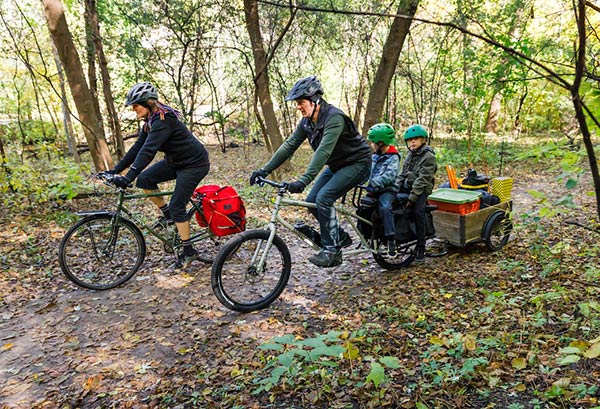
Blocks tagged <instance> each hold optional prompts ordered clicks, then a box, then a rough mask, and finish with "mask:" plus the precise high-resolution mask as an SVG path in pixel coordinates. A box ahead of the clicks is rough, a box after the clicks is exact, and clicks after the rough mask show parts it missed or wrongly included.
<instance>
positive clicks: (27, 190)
mask: <svg viewBox="0 0 600 409" xmlns="http://www.w3.org/2000/svg"><path fill="white" fill-rule="evenodd" d="M40 156H46V155H44V154H43V153H41V154H40ZM48 156H49V157H50V158H49V159H48V160H32V161H30V162H21V161H20V159H19V158H17V157H15V156H12V155H11V156H10V157H9V158H8V161H7V163H4V164H3V165H4V166H3V168H2V171H0V192H2V202H3V205H4V206H8V207H9V208H11V209H14V210H15V211H18V210H21V209H24V208H26V207H28V206H29V207H31V206H36V205H39V204H43V203H46V202H49V201H64V200H68V199H72V198H73V197H75V196H76V195H77V193H78V192H79V191H80V190H81V189H82V187H84V183H85V181H86V180H85V178H84V177H83V176H82V175H83V174H84V173H88V174H89V172H90V169H89V165H87V164H86V165H83V166H80V165H77V164H75V163H72V162H70V161H69V160H68V159H64V158H60V157H56V156H53V155H48Z"/></svg>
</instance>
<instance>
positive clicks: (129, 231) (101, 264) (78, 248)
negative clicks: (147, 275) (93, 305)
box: [58, 214, 146, 290]
mask: <svg viewBox="0 0 600 409" xmlns="http://www.w3.org/2000/svg"><path fill="white" fill-rule="evenodd" d="M113 221H114V220H113V216H112V215H110V214H96V215H92V216H88V217H85V218H83V219H81V220H79V221H78V222H77V223H75V224H74V225H73V226H72V227H71V228H70V229H69V230H68V231H67V234H65V236H64V237H63V239H62V241H61V242H60V247H59V250H58V253H59V260H60V267H61V269H62V271H63V272H64V273H65V275H66V276H67V277H68V278H69V280H71V281H72V282H74V283H75V284H77V285H79V286H81V287H84V288H88V289H91V290H108V289H109V288H114V287H117V286H118V285H121V284H123V283H124V282H126V281H127V280H129V279H130V278H131V277H133V276H134V274H135V273H136V272H137V271H138V270H139V268H140V266H141V265H142V262H143V261H144V258H145V257H146V242H145V240H144V236H142V232H141V231H140V229H138V228H137V226H136V225H135V224H133V223H132V222H131V221H129V220H126V219H121V220H119V223H117V224H114V223H113Z"/></svg>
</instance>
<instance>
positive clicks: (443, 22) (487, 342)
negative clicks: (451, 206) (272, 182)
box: [0, 0, 600, 409]
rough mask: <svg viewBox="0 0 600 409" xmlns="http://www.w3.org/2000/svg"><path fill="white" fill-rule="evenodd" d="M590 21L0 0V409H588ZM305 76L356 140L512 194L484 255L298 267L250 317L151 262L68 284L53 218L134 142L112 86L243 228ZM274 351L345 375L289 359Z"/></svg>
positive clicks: (286, 6)
mask: <svg viewBox="0 0 600 409" xmlns="http://www.w3.org/2000/svg"><path fill="white" fill-rule="evenodd" d="M599 21H600V7H599V6H598V5H597V4H596V3H595V2H592V1H588V2H586V1H581V0H579V1H563V0H555V1H533V0H503V1H468V2H467V1H463V0H450V1H445V2H441V1H437V0H430V1H418V0H396V1H391V0H390V1H387V2H380V1H373V2H362V1H352V0H351V1H343V2H341V1H337V0H331V1H303V2H293V1H290V2H277V1H267V0H265V1H253V0H244V1H219V0H215V1H179V0H175V1H161V0H159V1H153V2H141V1H137V0H135V1H130V0H124V1H119V2H109V1H94V0H86V1H65V2H61V1H60V0H42V1H41V2H39V1H28V0H25V1H18V2H17V1H15V0H2V2H1V5H0V25H1V27H2V29H1V30H0V37H1V39H2V41H1V42H0V50H1V53H0V59H1V63H0V96H1V100H2V104H0V106H1V108H0V160H1V163H2V166H1V168H0V191H1V192H2V196H1V200H2V204H3V214H2V216H1V218H0V220H1V221H2V226H3V229H2V230H3V232H2V233H1V235H0V237H1V238H2V242H1V247H2V252H1V255H0V261H1V264H2V268H1V270H0V290H1V292H0V306H1V308H2V310H1V315H0V329H1V330H2V331H0V333H1V334H2V336H1V337H0V360H1V364H0V404H3V405H5V406H6V407H32V406H39V407H48V406H50V407H53V406H57V407H58V406H61V407H65V406H66V407H81V406H83V407H110V406H115V407H126V406H130V407H135V406H136V405H141V406H159V407H175V406H177V405H186V406H188V407H252V406H255V407H267V406H269V405H271V406H272V407H314V406H317V407H365V406H371V407H379V406H391V407H398V406H403V407H419V408H425V407H494V405H499V406H497V407H511V408H513V409H517V408H525V407H528V408H529V407H531V408H537V407H595V406H598V399H599V398H600V397H599V395H600V392H599V388H598V383H597V379H598V378H599V376H600V367H599V363H598V356H599V355H600V338H599V336H600V332H599V329H600V304H599V303H598V285H599V284H598V279H599V278H600V268H599V266H598V261H597V260H598V253H599V252H600V248H599V246H598V244H597V242H598V240H597V239H598V231H599V230H598V229H599V227H598V217H599V214H600V178H599V176H598V160H597V154H598V151H599V142H598V129H599V127H598V125H599V123H598V120H597V118H596V115H597V113H598V108H599V107H600V102H599V101H598V95H599V91H598V78H599V77H598V75H599V73H598V67H599V66H600V61H599V58H600V57H599V52H600V37H599V35H598V31H597V28H598V22H599ZM307 75H317V76H318V77H319V79H320V80H321V81H322V83H323V86H324V89H325V98H326V99H327V100H328V101H329V102H331V103H333V104H334V105H337V106H339V107H340V108H342V109H343V110H344V111H345V112H346V113H348V114H349V115H350V116H351V117H353V119H354V120H355V121H356V122H357V124H358V125H359V129H361V130H362V131H363V134H365V133H366V132H365V131H366V130H367V129H368V128H369V126H370V125H372V124H373V123H375V122H379V121H387V122H390V123H391V124H392V125H393V126H394V127H395V128H396V129H398V131H399V132H401V131H402V130H403V129H405V128H406V127H407V126H409V125H411V124H413V123H423V124H425V125H426V126H428V127H429V129H430V130H431V135H432V139H431V143H432V145H433V146H434V148H435V150H436V153H437V158H438V164H439V165H440V169H442V170H443V168H444V166H445V165H446V164H452V165H453V166H454V167H455V168H457V169H459V170H461V171H463V172H464V171H465V170H466V169H467V168H468V167H474V168H476V169H477V170H478V171H479V172H480V173H486V174H488V175H490V176H498V175H507V176H512V177H514V178H515V195H514V198H515V203H516V207H515V208H516V211H515V214H514V216H513V217H514V224H515V234H513V238H512V240H511V242H510V243H509V246H508V247H507V248H506V250H503V251H502V252H500V253H497V254H494V255H490V254H488V253H483V252H481V251H479V250H480V249H479V248H476V249H475V250H474V251H473V249H467V250H460V249H455V250H454V253H453V254H451V255H450V256H449V257H447V258H444V259H440V260H435V261H430V262H429V263H427V265H426V266H424V267H414V268H411V269H407V270H406V271H402V272H398V273H396V274H381V272H380V271H378V270H377V268H376V267H375V266H373V262H372V261H369V260H363V259H357V260H352V261H353V262H350V263H344V265H343V266H342V267H340V268H339V270H336V271H335V272H334V273H333V274H330V275H324V274H322V273H321V272H319V271H317V270H315V269H313V268H312V267H311V266H310V265H307V264H306V263H302V262H301V261H300V260H303V259H305V257H306V254H305V252H307V249H303V248H297V249H295V256H294V259H295V261H297V264H295V267H294V277H296V280H297V281H295V282H294V280H292V282H291V284H290V288H289V289H287V290H286V292H285V293H284V296H282V300H281V303H279V304H277V303H276V304H275V305H274V306H273V307H272V308H270V309H268V310H266V311H262V312H260V313H256V314H251V315H248V316H239V315H235V314H233V315H232V314H231V313H230V312H228V311H223V310H222V309H221V308H220V307H219V306H218V305H217V303H216V301H214V299H213V298H211V295H210V294H209V287H210V286H209V284H208V283H207V274H208V271H209V267H208V268H207V269H205V270H202V271H199V272H197V274H196V275H195V276H190V275H188V274H186V273H184V274H175V275H173V274H171V273H168V272H164V271H163V269H162V267H161V266H162V264H163V262H164V260H163V259H162V256H160V255H159V253H158V252H157V253H153V255H151V256H150V257H149V258H148V259H147V261H146V262H145V266H144V268H143V270H142V271H140V273H139V275H138V277H137V278H138V279H137V280H136V281H135V282H132V283H128V285H126V286H124V287H123V288H119V289H117V290H115V291H112V292H110V293H100V294H97V293H91V292H85V291H82V290H79V289H76V288H73V286H72V285H70V284H69V283H68V282H66V280H65V279H64V278H63V277H62V276H61V273H60V269H59V268H58V266H57V262H56V248H57V245H58V241H59V240H60V237H61V235H62V234H63V233H64V231H65V229H66V228H68V226H69V224H70V223H71V222H73V221H74V220H75V216H74V214H73V212H74V210H76V209H79V208H85V206H86V203H85V201H84V202H82V201H81V200H84V199H77V200H74V199H75V198H77V197H79V196H81V193H86V192H89V191H90V181H89V175H90V174H91V173H92V172H95V171H97V170H101V169H106V168H110V167H112V164H113V163H114V162H115V161H116V160H118V158H119V157H120V156H121V155H122V154H123V153H124V151H125V150H126V148H127V146H128V145H129V143H130V142H131V140H132V139H133V138H134V137H135V135H136V133H137V129H138V126H139V124H138V123H137V122H136V121H135V118H134V116H133V114H132V112H131V111H130V110H128V109H125V107H124V106H123V102H124V99H125V94H126V92H127V90H128V89H129V87H130V86H131V85H133V84H134V83H136V82H141V81H150V82H152V83H153V84H155V85H156V86H157V88H158V89H159V95H160V96H161V99H162V100H163V101H164V102H166V103H168V104H170V105H172V106H174V107H175V108H177V109H179V110H181V111H182V113H183V114H184V117H185V120H186V122H187V124H188V125H189V126H190V128H191V129H192V130H193V132H194V133H195V135H196V136H197V137H198V138H199V139H200V140H201V141H202V142H204V143H205V144H206V145H207V146H208V147H209V149H210V152H211V161H212V163H213V167H212V171H211V174H210V175H209V177H208V178H207V183H209V182H216V183H222V184H225V183H227V184H232V185H233V186H235V187H236V188H237V189H238V190H239V191H240V192H241V194H242V196H243V197H244V198H245V199H246V201H247V204H248V207H249V214H250V217H251V224H252V225H257V224H259V223H260V220H264V217H265V215H266V213H265V209H264V206H263V203H262V202H261V201H260V200H259V199H260V196H261V195H260V194H259V193H262V192H261V191H259V190H257V189H258V188H256V187H249V186H247V179H248V175H249V173H250V172H251V171H252V170H253V169H255V168H256V167H258V166H260V165H261V164H262V163H264V161H265V160H266V159H267V158H268V156H269V153H270V152H272V151H273V149H275V148H276V147H277V146H278V145H279V144H280V143H281V141H282V139H283V138H285V137H286V136H287V135H288V134H289V133H290V132H291V131H292V130H293V128H294V126H295V124H296V122H297V119H298V118H297V115H296V113H295V110H294V106H293V104H289V103H285V102H284V101H283V98H284V97H285V95H286V94H287V91H288V90H289V89H290V87H291V86H292V85H293V83H294V82H295V81H296V80H297V79H299V78H301V77H304V76H307ZM399 145H400V147H401V148H403V147H402V144H401V143H400V144H399ZM307 156H308V152H307V151H306V149H304V150H303V153H302V154H300V155H298V158H296V159H294V160H293V161H292V162H291V163H289V164H288V165H287V167H286V168H284V169H283V170H282V172H281V173H280V174H279V175H278V176H279V177H281V178H284V179H285V178H292V177H294V176H295V175H297V174H298V172H299V170H298V169H303V168H304V166H305V165H306V161H307ZM437 180H438V182H443V181H444V174H443V171H442V172H440V174H439V175H438V179H437ZM359 266H362V267H359ZM357 270H358V271H357ZM302 277H305V278H304V279H303V278H302ZM459 284H460V285H459ZM132 294H133V295H135V297H134V299H132ZM136 300H138V301H140V302H136ZM124 310H126V312H124ZM148 311H151V312H152V314H150V315H149V313H148ZM107 328H111V330H110V331H107ZM329 331H339V332H340V333H341V334H337V333H333V334H331V333H329ZM328 333H329V335H327V334H328ZM190 334H191V335H190ZM336 334H337V335H336ZM272 337H280V338H276V339H277V340H278V341H277V342H278V343H280V344H281V345H283V348H284V349H286V348H288V349H289V348H305V349H307V350H308V349H310V348H311V346H310V345H314V344H315V343H318V342H321V341H322V342H325V343H326V344H327V345H328V346H331V347H332V348H333V350H335V351H338V350H339V348H342V349H343V354H342V355H341V356H340V357H338V358H337V359H336V358H333V357H325V356H323V357H318V358H317V359H316V360H313V361H309V360H306V361H305V360H288V359H287V358H286V355H285V354H284V353H283V352H282V353H281V354H279V353H278V352H276V351H278V350H277V349H274V347H273V342H271V341H269V340H270V339H271V338H272ZM290 337H291V338H290ZM315 338H317V339H318V341H315V340H314V339H315ZM277 342H276V343H277ZM94 348H95V350H94ZM91 350H94V352H91ZM65 357H66V358H65ZM281 368H283V369H281ZM315 385H318V387H315Z"/></svg>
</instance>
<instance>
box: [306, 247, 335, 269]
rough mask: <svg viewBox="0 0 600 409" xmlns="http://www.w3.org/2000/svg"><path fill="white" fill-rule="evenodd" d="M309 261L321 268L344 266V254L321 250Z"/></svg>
mask: <svg viewBox="0 0 600 409" xmlns="http://www.w3.org/2000/svg"><path fill="white" fill-rule="evenodd" d="M308 261H310V262H311V263H313V264H314V265H315V266H319V267H335V266H339V265H340V264H342V252H341V251H338V252H335V253H334V252H331V251H327V250H321V251H320V252H319V253H317V254H315V255H314V256H310V257H309V258H308Z"/></svg>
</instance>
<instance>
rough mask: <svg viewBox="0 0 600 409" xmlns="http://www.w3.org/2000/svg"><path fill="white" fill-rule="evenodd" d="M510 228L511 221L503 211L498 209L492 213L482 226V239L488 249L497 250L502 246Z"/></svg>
mask: <svg viewBox="0 0 600 409" xmlns="http://www.w3.org/2000/svg"><path fill="white" fill-rule="evenodd" d="M512 229H513V225H512V221H511V220H510V218H508V217H507V215H506V213H505V212H503V211H500V210H498V211H495V212H494V213H492V214H491V215H490V216H489V217H488V219H487V221H486V222H485V225H484V226H483V239H484V240H485V244H486V245H487V247H488V249H489V250H491V251H498V250H500V249H501V248H502V247H504V246H505V245H506V243H508V239H509V237H510V232H511V231H512Z"/></svg>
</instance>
